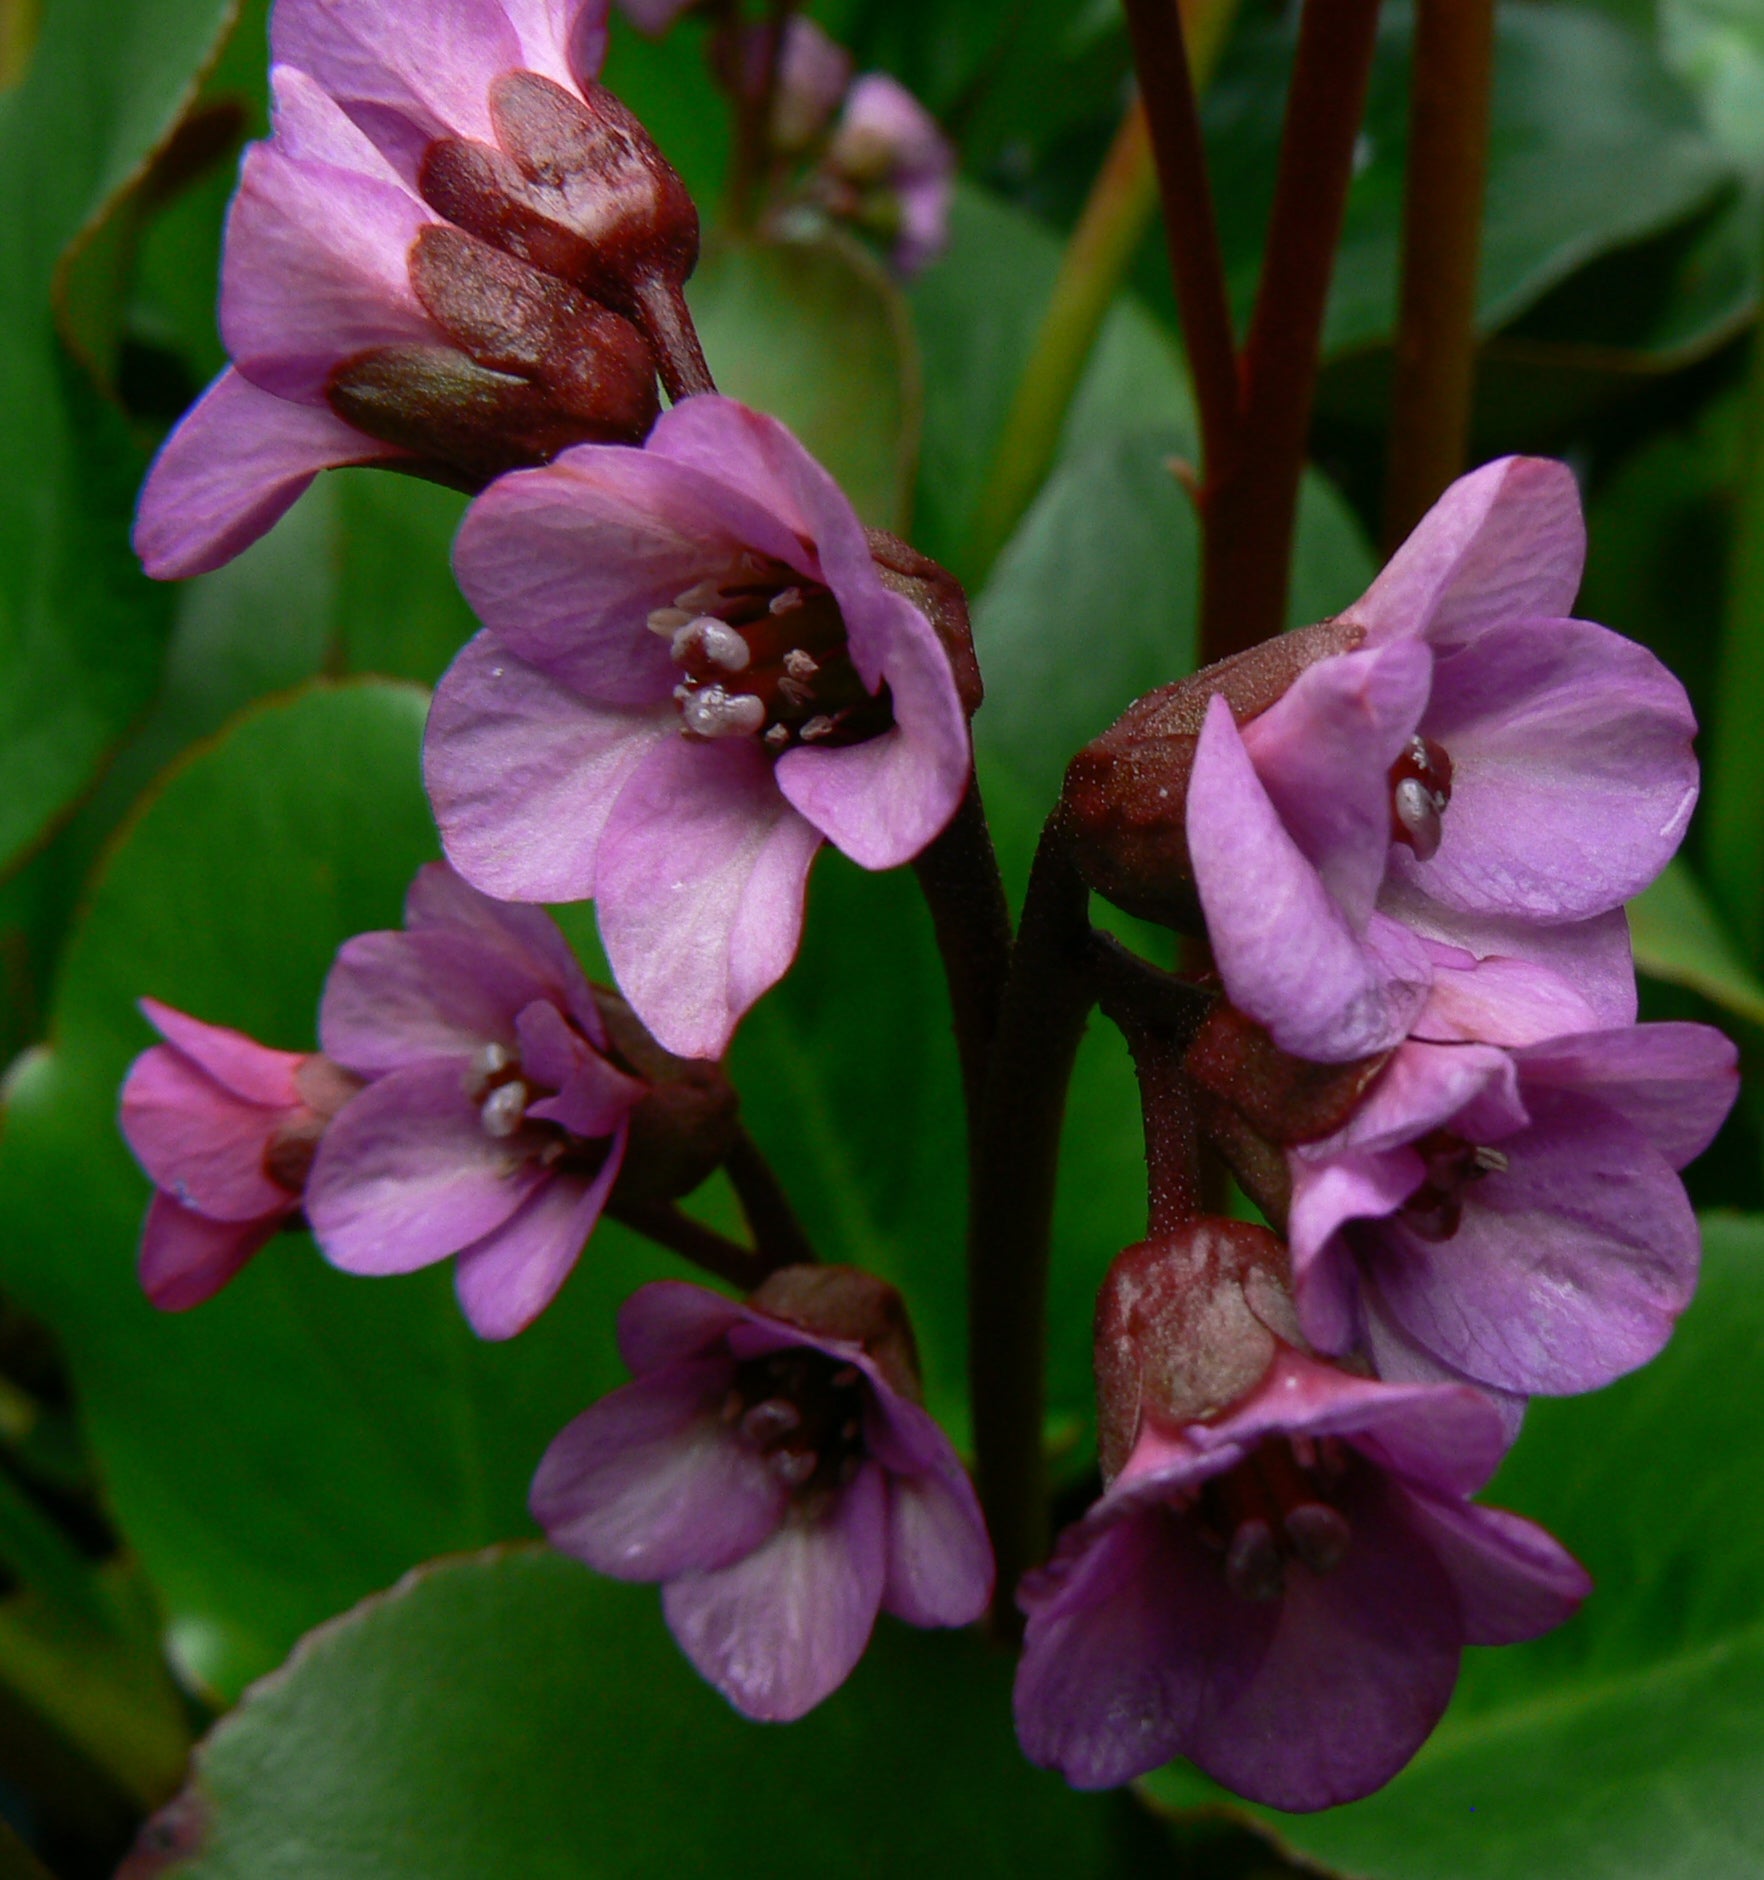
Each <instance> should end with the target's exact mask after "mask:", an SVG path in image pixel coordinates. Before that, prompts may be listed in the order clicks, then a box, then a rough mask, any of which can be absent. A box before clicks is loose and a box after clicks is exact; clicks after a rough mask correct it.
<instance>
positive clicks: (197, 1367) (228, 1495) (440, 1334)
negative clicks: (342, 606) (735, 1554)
mask: <svg viewBox="0 0 1764 1880" xmlns="http://www.w3.org/2000/svg"><path fill="white" fill-rule="evenodd" d="M424 702H425V701H424V697H423V695H422V694H421V693H420V692H418V691H416V690H415V689H414V688H408V687H401V686H392V685H384V684H364V683H357V684H352V685H344V686H337V687H329V686H321V687H318V688H316V689H313V690H311V691H308V692H306V693H304V694H302V695H297V696H296V697H295V698H293V699H291V700H286V701H282V702H278V703H275V704H271V705H269V706H267V707H261V708H259V709H257V710H255V711H254V712H251V713H249V714H248V715H246V716H245V717H244V718H243V719H241V720H238V721H236V722H235V723H234V724H233V725H232V726H231V727H230V728H229V729H228V730H227V731H226V732H225V733H224V734H223V735H222V737H221V738H220V739H219V741H218V742H216V743H215V744H213V745H212V746H207V747H199V748H198V749H197V750H196V751H195V752H194V753H193V754H192V755H191V756H190V757H189V758H188V759H187V760H186V761H185V762H184V763H183V764H182V765H180V766H179V767H178V768H176V769H174V770H173V771H172V773H171V774H170V775H169V776H168V777H167V778H166V779H165V781H164V782H163V784H162V785H161V787H160V788H159V790H158V792H157V794H156V795H154V796H152V797H150V798H149V799H148V801H147V803H146V806H145V807H144V808H143V809H142V810H141V811H140V813H139V814H138V816H137V817H136V818H135V819H134V820H133V821H132V822H131V823H130V824H129V825H128V826H127V828H126V829H125V831H124V832H123V834H122V836H121V838H120V839H119V841H118V843H117V844H116V846H115V848H114V849H113V850H112V852H111V853H110V855H109V856H108V858H107V860H106V862H105V864H104V866H103V867H102V869H101V870H100V872H99V874H98V877H97V879H96V881H95V882H94V883H93V885H92V887H91V889H90V892H89V895H88V898H87V902H86V907H85V912H84V914H83V917H82V919H81V920H80V922H79V925H78V928H77V930H76V932H75V934H74V937H73V939H72V941H71V943H70V945H69V948H68V952H67V955H66V958H65V960H64V963H63V968H62V973H61V978H60V984H59V988H58V994H57V998H56V1002H55V1007H54V1011H53V1015H52V1034H51V1043H50V1045H49V1046H47V1047H45V1048H43V1049H41V1050H39V1051H37V1052H34V1053H33V1054H32V1055H31V1056H30V1057H28V1058H27V1059H26V1060H24V1062H23V1063H22V1065H21V1066H20V1067H19V1069H18V1070H17V1072H16V1073H15V1075H14V1077H13V1079H12V1081H11V1085H10V1088H9V1091H8V1112H7V1117H6V1130H5V1135H4V1138H3V1139H0V1220H3V1221H4V1222H5V1229H6V1231H5V1236H4V1240H3V1241H0V1285H3V1286H4V1287H5V1289H6V1290H7V1292H8V1293H9V1294H12V1295H15V1296H16V1297H17V1298H18V1299H19V1300H20V1301H21V1303H23V1304H24V1305H25V1306H26V1308H27V1309H29V1310H30V1311H32V1312H34V1313H35V1314H36V1315H37V1316H39V1317H40V1318H42V1319H44V1320H46V1321H48V1322H49V1323H50V1324H52V1325H53V1326H54V1327H55V1330H56V1332H57V1334H58V1336H59V1337H60V1339H61V1341H62V1343H63V1346H64V1348H65V1351H66V1354H67V1357H68V1360H69V1363H70V1365H71V1367H72V1370H73V1376H74V1382H75V1386H76V1389H77V1391H78V1394H79V1399H80V1403H81V1407H82V1411H83V1414H84V1418H85V1422H86V1427H87V1431H88V1434H89V1436H90V1439H91V1443H92V1446H93V1449H94V1451H95V1453H96V1454H97V1456H98V1459H99V1461H100V1464H101V1466H102V1469H103V1473H104V1477H105V1480H106V1483H107V1486H108V1488H109V1491H110V1495H111V1499H112V1502H113V1505H114V1507H115V1510H116V1513H117V1515H118V1517H119V1519H120V1521H121V1524H122V1527H123V1529H124V1531H125V1532H126V1533H127V1534H128V1536H129V1538H130V1541H131V1543H132V1545H133V1546H134V1548H135V1549H136V1551H137V1553H138V1554H139V1556H140V1558H141V1560H142V1562H143V1563H144V1565H145V1566H146V1568H147V1570H148V1572H149V1573H150V1575H151V1576H152V1579H153V1581H154V1583H155V1585H156V1587H157V1588H158V1590H159V1592H160V1594H161V1597H162V1598H163V1601H164V1604H165V1607H166V1611H167V1615H168V1618H169V1622H170V1637H171V1641H172V1645H173V1649H174V1653H175V1655H176V1657H177V1658H178V1660H179V1661H180V1663H181V1664H182V1665H183V1666H184V1668H185V1669H186V1670H187V1671H188V1672H189V1673H190V1674H191V1675H193V1676H195V1677H197V1678H198V1679H199V1680H201V1681H202V1682H204V1683H206V1684H208V1685H210V1686H212V1687H214V1688H215V1689H216V1690H218V1691H220V1692H222V1693H223V1694H230V1693H233V1692H236V1691H237V1690H238V1689H239V1688H240V1686H241V1685H242V1684H243V1682H244V1681H245V1680H246V1679H247V1678H249V1677H251V1676H254V1675H256V1674H257V1673H259V1672H261V1671H264V1670H266V1669H268V1668H269V1667H270V1666H271V1665H273V1664H275V1663H276V1662H278V1661H279V1660H280V1659H281V1658H282V1657H283V1656H284V1655H285V1654H286V1652H287V1650H288V1648H289V1646H290V1645H291V1644H292V1642H293V1641H294V1639H295V1638H297V1637H298V1636H299V1635H300V1633H302V1632H304V1631H306V1630H307V1629H309V1628H310V1627H311V1626H312V1625H314V1624H316V1623H317V1622H318V1621H319V1620H321V1619H323V1618H325V1617H327V1616H328V1615H330V1614H331V1613H333V1612H336V1611H337V1610H338V1609H339V1608H340V1607H343V1606H346V1605H348V1604H350V1603H352V1602H353V1601H355V1600H357V1599H359V1598H361V1597H362V1596H363V1595H364V1594H365V1593H367V1592H369V1591H371V1590H373V1589H374V1588H375V1587H379V1586H384V1585H385V1584H387V1583H388V1582H389V1581H390V1580H391V1579H393V1578H394V1577H395V1576H396V1575H397V1574H399V1573H401V1572H402V1571H404V1570H405V1569H406V1568H407V1567H409V1566H411V1565H413V1564H414V1563H415V1562H416V1561H418V1560H422V1559H426V1558H428V1557H429V1556H431V1555H432V1554H434V1553H436V1552H439V1551H445V1550H448V1549H452V1548H459V1547H473V1546H478V1545H481V1544H483V1543H485V1542H486V1541H489V1540H495V1539H500V1538H504V1537H506V1536H509V1535H512V1534H521V1533H526V1532H530V1531H531V1524H530V1523H529V1521H528V1520H527V1518H526V1516H525V1511H524V1500H525V1492H526V1484H527V1481H528V1479H529V1478H530V1475H531V1472H532V1469H533V1466H534V1464H535V1463H536V1461H537V1460H538V1457H539V1455H540V1454H541V1452H542V1451H543V1449H544V1446H545V1444H546V1442H547V1441H548V1440H549V1439H550V1437H551V1436H552V1435H553V1434H554V1433H555V1432H556V1430H557V1429H558V1428H559V1427H560V1426H561V1425H562V1424H563V1423H564V1422H565V1421H566V1420H567V1419H568V1418H569V1417H570V1416H572V1415H573V1414H574V1413H575V1412H576V1411H577V1410H579V1409H581V1408H582V1406H583V1405H584V1404H585V1403H587V1402H588V1400H589V1399H590V1398H592V1397H593V1396H595V1395H597V1394H598V1393H599V1392H600V1391H603V1390H605V1389H607V1388H610V1387H611V1386H612V1385H613V1384H615V1383H618V1382H622V1381H623V1375H624V1373H623V1368H622V1367H621V1366H620V1365H619V1363H618V1361H617V1359H616V1356H615V1355H614V1351H613V1346H612V1313H613V1307H614V1306H615V1304H616V1303H617V1301H618V1300H619V1299H620V1298H621V1297H622V1296H623V1295H624V1293H625V1292H626V1291H628V1290H629V1289H630V1288H631V1287H632V1286H633V1285H635V1284H637V1283H639V1282H640V1281H641V1280H642V1279H644V1278H647V1277H650V1276H652V1275H653V1274H655V1273H657V1272H660V1271H663V1270H666V1268H665V1266H664V1264H663V1256H661V1255H659V1254H655V1253H653V1252H652V1251H651V1250H649V1249H647V1248H646V1247H641V1246H639V1245H638V1244H637V1243H636V1242H634V1241H633V1240H631V1239H630V1238H629V1237H627V1236H624V1235H622V1234H621V1233H619V1232H618V1231H617V1230H616V1229H602V1231H601V1232H600V1233H599V1234H597V1235H596V1237H595V1240H594V1242H593V1245H592V1248H591V1249H590V1251H589V1253H588V1255H587V1257H586V1258H585V1259H584V1260H583V1262H582V1266H581V1269H580V1271H579V1273H578V1275H577V1276H576V1278H575V1280H574V1282H573V1283H572V1285H571V1286H569V1287H568V1288H566V1289H565V1294H564V1297H563V1298H562V1299H561V1300H560V1301H559V1303H558V1304H557V1305H556V1306H555V1307H554V1308H553V1309H552V1310H551V1311H550V1312H549V1313H547V1314H546V1316H545V1318H544V1319H543V1320H542V1321H541V1322H540V1323H539V1325H537V1326H535V1327H534V1328H533V1330H532V1331H530V1332H528V1333H527V1334H525V1335H524V1336H523V1337H522V1338H520V1339H517V1340H514V1341H512V1342H511V1343H509V1344H506V1345H497V1346H492V1345H486V1344H484V1343H481V1342H480V1341H479V1340H477V1339H476V1338H474V1337H473V1336H472V1334H471V1333H470V1331H469V1330H468V1329H467V1327H466V1325H465V1322H464V1320H463V1319H462V1317H461V1316H460V1313H459V1310H458V1308H457V1306H456V1305H455V1303H454V1300H453V1297H452V1289H451V1284H450V1277H449V1275H448V1273H447V1272H446V1271H445V1270H443V1269H432V1270H430V1271H428V1272H426V1273H422V1274H419V1275H416V1276H414V1277H412V1278H411V1279H409V1280H383V1281H372V1280H357V1279H349V1278H346V1277H345V1276H343V1275H342V1274H339V1273H336V1272H334V1271H332V1270H331V1269H330V1268H329V1267H327V1266H326V1265H325V1264H324V1262H323V1261H322V1260H320V1259H319V1258H318V1257H317V1255H316V1254H315V1252H314V1251H313V1248H312V1246H311V1244H310V1242H309V1241H307V1240H306V1239H305V1237H304V1236H296V1235H289V1236H286V1237H283V1238H281V1239H279V1240H278V1241H276V1242H275V1243H274V1244H273V1245H271V1246H270V1247H268V1248H266V1249H265V1250H264V1252H263V1253H261V1254H260V1255H259V1256H258V1257H257V1258H256V1259H255V1260H254V1261H253V1262H252V1264H251V1266H250V1267H249V1268H248V1269H247V1270H246V1272H245V1273H244V1274H243V1275H241V1277H240V1278H239V1279H238V1280H237V1281H236V1282H235V1283H234V1284H233V1285H232V1286H231V1287H229V1288H228V1290H227V1291H226V1292H225V1293H224V1294H223V1295H221V1297H219V1298H217V1299H215V1300H213V1301H212V1302H210V1303H209V1304H208V1305H205V1306H203V1307H201V1308H200V1309H199V1310H197V1311H195V1312H191V1313H187V1314H183V1315H178V1316H168V1315H163V1314H160V1313H157V1312H155V1311H154V1310H153V1309H152V1308H151V1307H150V1306H149V1305H147V1303H146V1301H145V1300H144V1299H143V1298H142V1296H141V1294H140V1291H139V1288H138V1286H137V1285H136V1282H135V1278H134V1250H135V1243H136V1240H137V1236H138V1233H139V1226H140V1220H141V1214H142V1210H143V1208H144V1206H145V1203H146V1199H147V1193H148V1189H147V1184H146V1181H145V1179H144V1178H143V1177H142V1175H141V1174H140V1172H139V1171H138V1170H137V1169H136V1167H135V1165H134V1163H133V1161H132V1159H131V1157H130V1156H129V1153H128V1151H127V1149H126V1148H125V1147H124V1145H123V1143H122V1141H121V1138H120V1136H119V1135H118V1133H117V1130H116V1124H115V1113H116V1093H117V1088H118V1085H119V1083H120V1081H121V1078H122V1075H123V1073H124V1071H125V1070H126V1069H127V1067H128V1064H129V1061H130V1060H131V1058H132V1057H133V1056H134V1055H135V1053H136V1052H138V1051H139V1050H141V1049H142V1048H143V1047H144V1046H145V1045H146V1044H148V1043H149V1042H150V1040H151V1034H150V1033H149V1031H148V1029H147V1027H146V1025H145V1023H144V1022H143V1021H142V1020H141V1019H140V1017H139V1016H138V1015H137V1013H136V1012H135V1010H134V1000H135V999H136V998H137V997H138V996H139V995H141V994H143V993H151V994H154V995H155V996H157V997H159V998H162V999H165V1000H167V1001H168V1002H169V1003H171V1004H173V1005H175V1006H178V1007H180V1008H182V1009H185V1010H188V1011H191V1012H194V1013H196V1014H198V1015H199V1016H201V1017H204V1018H206V1019H209V1020H211V1021H213V1022H215V1023H219V1024H228V1025H234V1026H238V1027H239V1028H241V1029H243V1030H245V1031H248V1032H250V1033H251V1034H253V1035H254V1036H256V1037H259V1038H261V1039H263V1040H264V1041H265V1042H266V1043H271V1044H275V1045H279V1046H282V1047H284V1048H287V1049H295V1050H298V1049H310V1048H312V1045H313V1043H314V1020H315V1011H316V1004H317V998H318V993H319V989H320V986H321V984H322V982H323V979H324V974H325V971H326V969H327V968H328V966H329V964H330V961H331V958H332V955H333V954H334V952H335V950H336V948H337V947H338V945H339V944H340V943H341V942H342V941H343V940H344V939H346V938H347V937H348V936H349V935H351V934H353V933H357V932H361V931H364V930H366V929H371V928H376V927H386V926H392V925H396V924H397V921H398V919H399V908H400V903H401V900H402V897H403V893H404V889H405V887H406V886H407V885H408V883H409V880H410V877H411V875H412V874H413V873H414V871H415V870H416V868H417V867H418V866H419V864H420V863H421V862H423V861H424V860H426V859H428V858H429V857H430V856H432V854H433V853H434V835H433V831H432V828H431V826H430V822H429V816H428V810H427V806H426V805H425V803H424V801H423V796H422V790H421V786H420V782H419V777H418V761H417V749H418V739H419V736H420V732H421V726H422V717H423V709H424Z"/></svg>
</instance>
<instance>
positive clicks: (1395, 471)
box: [1384, 0, 1495, 554]
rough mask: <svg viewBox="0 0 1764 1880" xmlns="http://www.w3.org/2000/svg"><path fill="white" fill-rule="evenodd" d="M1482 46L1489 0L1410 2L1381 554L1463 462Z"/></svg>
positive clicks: (1482, 134) (1482, 120) (1486, 77)
mask: <svg viewBox="0 0 1764 1880" xmlns="http://www.w3.org/2000/svg"><path fill="white" fill-rule="evenodd" d="M1494 47H1495V10H1494V0H1419V4H1418V5H1417V7H1416V9H1415V62H1414V68H1413V71H1412V74H1411V76H1410V80H1409V173H1408V182H1407V190H1406V194H1405V196H1404V199H1403V290H1402V311H1401V314H1400V316H1399V318H1398V322H1397V338H1396V381H1395V385H1394V387H1393V389H1392V392H1391V417H1390V459H1389V464H1388V467H1387V469H1386V472H1385V480H1384V547H1385V552H1386V554H1388V553H1389V552H1390V551H1391V550H1392V549H1394V548H1395V547H1396V546H1397V545H1398V543H1400V542H1401V541H1402V540H1403V538H1404V537H1405V536H1406V535H1407V534H1408V533H1409V531H1410V530H1411V529H1412V528H1413V527H1414V526H1415V524H1416V523H1417V522H1419V521H1420V520H1421V518H1422V517H1423V516H1424V515H1425V514H1426V513H1427V511H1428V509H1429V507H1431V505H1432V503H1433V501H1434V499H1435V498H1436V497H1437V496H1438V495H1439V493H1440V492H1441V491H1442V490H1443V489H1444V488H1445V486H1446V485H1447V484H1448V483H1449V482H1451V480H1452V478H1453V477H1455V476H1457V475H1458V473H1459V472H1460V471H1461V470H1462V469H1463V468H1464V458H1465V452H1466V448H1467V445H1468V441H1469V435H1470V398H1471V389H1472V385H1473V382H1474V379H1475V373H1476V273H1477V265H1478V262H1479V260H1480V257H1481V248H1482V197H1483V186H1484V183H1485V182H1486V180H1487V175H1488V121H1489V101H1490V98H1491V96H1492V95H1493V91H1494Z"/></svg>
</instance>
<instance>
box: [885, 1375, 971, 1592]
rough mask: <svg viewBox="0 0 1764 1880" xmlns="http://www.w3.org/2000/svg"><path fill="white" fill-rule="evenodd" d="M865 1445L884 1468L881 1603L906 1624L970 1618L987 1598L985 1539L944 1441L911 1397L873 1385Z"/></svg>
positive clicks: (961, 1471) (955, 1461)
mask: <svg viewBox="0 0 1764 1880" xmlns="http://www.w3.org/2000/svg"><path fill="white" fill-rule="evenodd" d="M877 1406H878V1407H877V1411H876V1413H875V1414H874V1415H873V1416H872V1417H871V1419H870V1430H869V1448H870V1453H871V1454H872V1455H873V1456H875V1458H876V1460H877V1461H878V1462H880V1463H881V1464H882V1466H883V1467H884V1468H885V1469H886V1470H887V1471H888V1582H887V1585H886V1586H885V1587H884V1589H883V1593H882V1604H883V1606H884V1607H885V1608H886V1610H887V1611H889V1612H891V1613H893V1614H894V1615H895V1617H896V1618H898V1619H904V1620H906V1622H907V1623H908V1624H909V1625H927V1626H929V1625H972V1624H973V1622H974V1621H975V1620H976V1619H978V1618H980V1617H981V1616H982V1614H984V1612H985V1611H986V1608H987V1606H988V1604H989V1603H990V1601H991V1599H992V1578H993V1565H992V1544H991V1542H990V1541H989V1540H988V1539H987V1535H986V1521H985V1518H984V1516H983V1515H982V1514H981V1512H980V1502H979V1498H978V1497H977V1496H976V1495H975V1493H974V1486H973V1484H972V1483H971V1482H970V1481H969V1480H968V1474H967V1471H966V1470H965V1469H964V1468H963V1467H962V1465H961V1462H960V1460H959V1459H958V1458H957V1456H956V1453H955V1451H954V1449H953V1448H951V1446H950V1441H949V1438H948V1437H947V1436H945V1435H944V1433H943V1431H942V1430H941V1429H939V1428H938V1427H937V1423H936V1420H935V1419H934V1418H933V1417H932V1416H931V1415H930V1414H929V1412H927V1411H925V1410H922V1409H921V1408H920V1407H919V1406H918V1405H917V1404H915V1403H909V1402H907V1401H906V1399H905V1398H903V1397H900V1396H898V1395H896V1394H895V1392H893V1391H891V1390H888V1389H887V1388H886V1387H885V1386H884V1387H881V1388H879V1389H878V1391H877Z"/></svg>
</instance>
